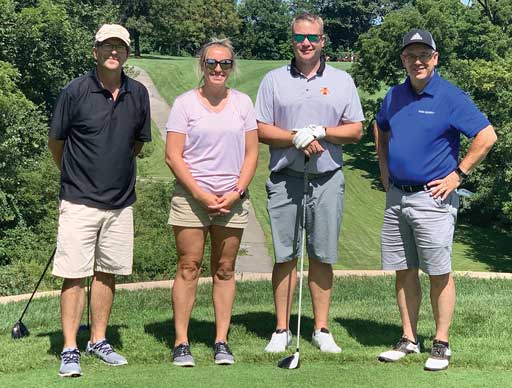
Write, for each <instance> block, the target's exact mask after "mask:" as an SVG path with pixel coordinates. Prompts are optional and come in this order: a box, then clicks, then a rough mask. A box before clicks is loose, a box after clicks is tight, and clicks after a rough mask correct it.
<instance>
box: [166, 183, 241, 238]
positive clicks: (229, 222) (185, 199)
mask: <svg viewBox="0 0 512 388" xmlns="http://www.w3.org/2000/svg"><path fill="white" fill-rule="evenodd" d="M249 205H250V203H249V200H248V199H247V198H244V199H242V200H241V201H237V202H236V203H235V204H233V207H232V208H231V212H230V213H228V214H222V215H215V216H212V215H209V214H208V211H207V210H206V209H205V208H204V207H203V206H202V205H201V204H200V203H199V202H198V201H196V200H195V199H194V198H193V197H192V195H190V193H188V192H187V191H186V190H185V189H184V188H183V186H181V185H180V184H178V183H176V188H175V190H174V193H173V195H172V199H171V211H170V212H169V225H173V226H184V227H190V228H203V227H208V226H211V225H218V226H225V227H227V228H240V229H244V228H245V227H246V226H247V223H248V222H249Z"/></svg>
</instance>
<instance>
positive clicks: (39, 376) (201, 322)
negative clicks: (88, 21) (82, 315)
mask: <svg viewBox="0 0 512 388" xmlns="http://www.w3.org/2000/svg"><path fill="white" fill-rule="evenodd" d="M422 283H423V286H424V290H425V292H424V293H425V305H424V306H423V308H422V310H421V315H420V326H419V340H420V341H421V345H422V347H423V349H424V351H423V352H422V354H420V355H414V356H410V357H407V358H406V359H404V360H403V362H400V363H399V364H397V365H389V364H381V363H379V362H378V361H377V360H376V356H377V355H378V354H379V353H380V352H381V351H383V350H385V349H387V348H388V347H389V346H390V345H392V344H393V343H394V342H395V341H396V340H397V339H398V337H399V336H400V333H401V331H400V327H399V317H398V311H397V308H396V306H395V302H394V291H393V290H394V287H393V279H392V277H379V278H339V279H336V282H335V288H334V290H335V291H334V294H333V303H332V310H331V323H330V329H331V331H332V332H333V335H334V336H335V338H336V339H337V341H338V342H339V344H340V345H341V346H342V348H343V353H341V354H338V355H332V354H331V355H328V354H322V353H320V352H319V351H318V350H317V349H316V348H314V347H313V346H312V345H311V342H310V338H311V337H310V336H311V331H312V327H313V322H312V318H311V317H312V310H311V303H310V300H309V296H308V293H306V294H305V298H304V317H303V321H302V322H303V325H302V333H303V335H302V338H301V351H300V354H301V360H302V366H301V368H300V369H299V370H296V371H287V370H280V369H278V368H277V367H276V363H277V361H278V360H279V359H281V358H282V357H283V354H280V355H269V354H265V353H263V351H262V350H263V348H264V346H265V344H266V341H267V340H268V337H269V336H270V333H271V332H272V330H273V327H274V317H273V307H272V295H271V285H270V283H269V282H254V283H252V282H244V283H239V284H238V290H237V298H236V303H235V308H234V311H233V319H232V325H231V330H230V345H231V347H232V350H233V352H234V354H235V357H236V360H237V363H236V364H235V365H234V366H232V367H214V366H213V361H212V351H211V346H212V342H213V339H214V316H213V309H212V305H211V292H210V286H208V285H205V286H202V287H200V289H199V292H198V298H197V302H196V305H195V308H194V312H193V316H192V320H191V324H190V342H191V344H192V351H193V354H194V357H195V359H196V364H197V367H196V368H193V369H180V368H177V367H174V366H173V365H172V364H171V362H170V349H171V347H172V345H173V341H174V334H173V323H172V320H171V307H170V302H169V296H170V295H169V290H148V291H139V292H128V291H120V292H119V293H118V295H117V298H116V302H115V304H114V309H113V314H112V318H111V321H110V327H109V331H108V337H109V338H110V340H111V342H112V343H113V345H114V346H115V347H116V349H118V350H119V351H120V352H121V353H122V354H124V355H125V356H126V357H127V359H128V361H129V365H128V366H127V367H119V368H111V367H108V366H106V365H104V364H102V363H101V362H100V361H99V360H97V359H95V358H93V357H90V356H83V358H82V369H83V371H84V374H85V375H84V376H83V377H81V378H80V379H75V380H63V379H60V378H59V377H58V376H57V370H58V366H59V360H58V353H59V352H60V350H61V347H62V338H61V331H60V323H59V320H58V299H57V298H46V299H38V300H35V301H34V302H33V305H32V306H31V307H30V309H29V311H28V313H27V316H26V318H25V319H24V322H25V323H26V325H27V326H28V328H29V329H30V330H31V335H30V336H29V337H27V338H25V339H22V340H18V341H14V340H12V339H11V338H10V336H9V333H10V328H11V325H12V324H13V323H14V322H15V321H16V319H17V317H18V314H19V312H20V311H21V309H22V307H23V303H12V304H8V305H1V306H0V315H1V316H2V318H3V319H2V321H1V322H0V348H1V349H2V351H1V352H0V386H2V387H32V386H38V387H39V386H45V387H46V386H61V385H64V384H73V385H76V384H79V385H80V386H97V385H106V386H118V385H119V384H122V385H123V386H127V387H141V386H156V387H160V386H162V387H163V386H169V385H172V386H191V385H194V386H199V387H202V386H211V387H221V386H222V387H225V386H236V387H249V386H250V387H252V386H254V387H271V386H272V387H299V386H300V387H305V386H312V385H313V384H315V385H319V386H326V385H328V384H329V385H331V386H345V387H367V386H376V387H395V386H397V385H404V384H405V385H407V386H409V385H410V386H413V385H414V386H420V387H423V386H425V387H439V386H442V387H461V386H462V387H485V386H489V387H491V386H492V387H505V386H511V384H510V381H511V380H510V379H511V378H512V373H511V372H509V371H510V369H511V367H512V350H511V349H512V346H511V345H512V343H510V342H511V340H510V336H509V333H510V332H511V330H512V326H511V323H510V322H512V315H511V312H510V309H509V305H510V295H511V293H512V282H510V281H505V280H475V279H468V278H457V279H456V285H457V289H458V304H457V310H456V314H455V318H454V323H453V327H452V334H451V339H450V344H451V347H452V350H453V357H452V362H451V366H450V369H449V370H448V371H446V372H439V373H428V372H424V371H423V370H422V368H423V363H424V361H425V359H426V357H427V353H426V352H428V351H429V350H430V346H431V339H432V335H433V333H434V327H433V323H432V319H431V310H430V308H429V306H428V305H429V303H428V297H427V295H428V291H427V290H428V288H427V287H426V286H427V284H426V283H427V282H426V278H425V277H424V278H423V279H422ZM295 311H296V302H295V304H294V310H293V314H295ZM295 325H296V320H295V315H293V316H292V327H296V326H295ZM86 340H87V337H86V333H81V334H80V335H79V346H80V348H81V349H83V348H84V346H85V342H86ZM291 351H293V349H292V350H291Z"/></svg>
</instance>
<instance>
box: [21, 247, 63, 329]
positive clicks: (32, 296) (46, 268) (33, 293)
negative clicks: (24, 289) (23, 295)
mask: <svg viewBox="0 0 512 388" xmlns="http://www.w3.org/2000/svg"><path fill="white" fill-rule="evenodd" d="M56 250H57V248H56V247H55V248H53V253H52V254H51V256H50V260H48V263H46V267H44V271H43V273H42V274H41V277H40V278H39V281H38V282H37V284H36V287H35V288H34V292H32V295H31V296H30V299H29V300H28V302H27V305H26V306H25V309H24V310H23V312H22V313H21V316H20V319H18V321H20V322H21V320H22V319H23V316H24V315H25V313H26V312H27V309H28V306H29V305H30V302H32V298H34V295H35V293H36V291H37V289H38V288H39V285H40V284H41V281H42V280H43V278H44V275H45V274H46V271H47V270H48V267H49V266H50V263H51V262H52V260H53V257H54V256H55V251H56Z"/></svg>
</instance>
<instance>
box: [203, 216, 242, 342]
mask: <svg viewBox="0 0 512 388" xmlns="http://www.w3.org/2000/svg"><path fill="white" fill-rule="evenodd" d="M242 234H243V229H239V228H227V227H224V226H218V225H212V226H211V227H210V239H211V245H212V248H211V259H210V260H211V271H212V278H213V307H214V310H215V326H216V334H215V342H227V336H228V330H229V324H230V322H231V310H232V308H233V302H234V300H235V276H234V274H235V261H236V257H237V254H238V249H239V248H240V240H241V239H242Z"/></svg>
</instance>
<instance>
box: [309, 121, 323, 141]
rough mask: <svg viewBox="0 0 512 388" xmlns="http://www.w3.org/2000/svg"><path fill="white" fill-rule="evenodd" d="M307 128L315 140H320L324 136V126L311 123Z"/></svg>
mask: <svg viewBox="0 0 512 388" xmlns="http://www.w3.org/2000/svg"><path fill="white" fill-rule="evenodd" d="M309 129H310V130H311V134H312V135H313V136H314V137H315V139H316V140H320V139H323V138H324V137H325V127H323V126H321V125H315V124H311V125H310V126H309Z"/></svg>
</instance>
